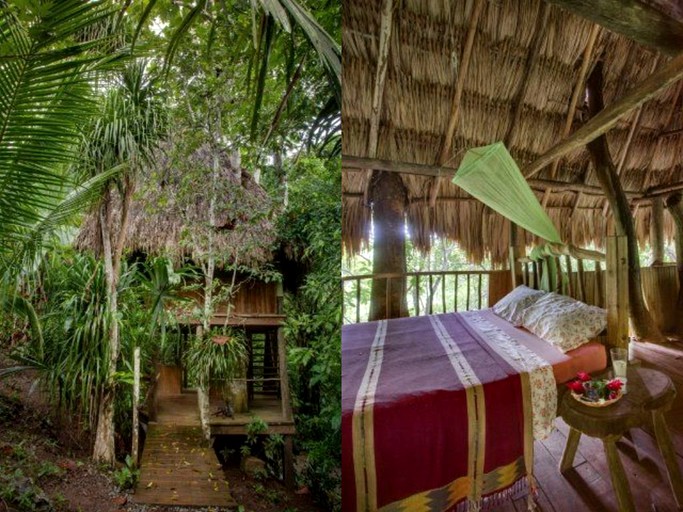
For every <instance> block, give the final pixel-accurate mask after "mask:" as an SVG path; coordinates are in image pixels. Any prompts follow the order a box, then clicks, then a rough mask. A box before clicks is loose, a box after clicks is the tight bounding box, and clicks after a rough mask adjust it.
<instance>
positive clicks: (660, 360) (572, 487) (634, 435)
mask: <svg viewBox="0 0 683 512" xmlns="http://www.w3.org/2000/svg"><path fill="white" fill-rule="evenodd" d="M636 356H637V357H638V358H639V359H640V360H641V361H642V364H643V366H645V367H649V368H656V369H658V370H660V371H663V372H665V373H667V374H668V375H669V376H670V377H671V379H672V380H673V382H674V385H675V386H676V389H677V390H678V396H677V397H676V401H675V403H674V406H673V408H672V409H671V411H669V412H668V413H667V423H668V426H669V430H670V431H671V437H672V440H673V442H674V446H675V447H676V452H677V454H678V462H679V465H680V466H681V468H683V343H681V342H674V343H670V344H668V345H666V346H656V345H651V344H647V343H638V344H637V346H636ZM556 424H557V426H558V430H556V431H555V432H554V433H553V434H552V435H551V436H550V437H549V438H548V439H546V440H545V441H543V442H536V445H535V464H534V473H535V476H536V479H537V481H538V486H539V492H538V497H537V500H536V503H537V505H538V510H540V511H542V512H577V511H589V512H617V511H618V510H619V509H618V507H617V503H616V497H615V495H614V491H613V490H612V485H611V483H610V477H609V473H608V470H607V460H606V459H605V454H604V451H603V447H602V443H601V442H600V440H598V439H594V438H589V437H587V436H581V442H580V444H579V450H578V452H577V455H576V459H575V463H574V468H573V469H572V470H570V471H569V472H568V473H567V474H566V475H565V476H562V475H561V474H560V472H559V469H558V465H559V461H560V459H561V458H562V451H563V449H564V445H565V442H566V439H567V433H568V427H567V425H566V424H565V423H564V422H563V421H562V420H561V419H558V420H557V422H556ZM617 446H618V448H619V456H620V457H621V461H622V463H623V465H624V469H625V471H626V474H627V476H628V480H629V483H630V486H631V491H632V493H633V498H634V501H635V506H636V510H638V511H643V512H675V511H677V510H678V508H677V507H676V504H675V501H674V497H673V494H672V492H671V489H670V487H669V484H668V481H667V476H666V470H665V467H664V462H663V460H662V456H661V454H660V453H659V451H658V449H657V443H656V441H655V439H654V436H653V433H652V427H651V426H650V427H646V428H645V429H633V430H631V432H630V439H627V438H623V439H622V440H621V441H619V442H618V443H617ZM496 510H499V511H501V512H522V511H526V497H520V498H517V499H515V500H510V501H509V502H507V503H506V504H504V505H502V506H501V507H500V508H497V509H496Z"/></svg>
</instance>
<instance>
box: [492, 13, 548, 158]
mask: <svg viewBox="0 0 683 512" xmlns="http://www.w3.org/2000/svg"><path fill="white" fill-rule="evenodd" d="M549 16H550V8H549V7H548V4H547V3H545V2H542V3H541V10H540V12H539V13H538V17H537V18H536V26H535V28H534V36H533V39H532V41H531V51H530V52H529V55H528V56H527V59H526V63H525V65H524V72H523V74H522V80H521V82H520V86H519V90H518V91H517V95H516V98H515V99H514V111H513V115H512V122H511V123H510V125H509V126H508V131H507V133H506V134H505V138H504V139H503V140H504V142H505V145H506V146H507V147H508V148H510V147H512V143H513V142H514V136H515V133H516V130H517V127H518V126H519V122H520V120H521V118H522V110H524V99H525V98H526V92H527V90H528V88H529V82H530V81H531V80H530V79H531V73H532V72H533V70H534V66H535V65H536V62H537V61H538V56H539V55H540V53H541V43H542V42H543V35H544V34H545V27H546V25H547V24H548V17H549Z"/></svg>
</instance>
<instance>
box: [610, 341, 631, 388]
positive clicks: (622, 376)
mask: <svg viewBox="0 0 683 512" xmlns="http://www.w3.org/2000/svg"><path fill="white" fill-rule="evenodd" d="M610 355H611V356H612V369H613V370H614V377H615V378H616V379H619V380H620V381H621V382H623V383H624V387H623V388H622V391H623V392H624V394H625V393H626V382H627V379H626V369H627V366H628V350H627V349H625V348H613V349H610Z"/></svg>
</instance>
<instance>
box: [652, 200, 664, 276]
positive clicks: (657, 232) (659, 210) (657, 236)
mask: <svg viewBox="0 0 683 512" xmlns="http://www.w3.org/2000/svg"><path fill="white" fill-rule="evenodd" d="M650 215H651V220H650V245H651V246H652V266H653V267H655V266H657V265H661V264H663V263H664V199H663V198H662V197H661V196H660V197H655V198H654V199H653V200H652V210H651V213H650Z"/></svg>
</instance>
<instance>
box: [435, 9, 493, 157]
mask: <svg viewBox="0 0 683 512" xmlns="http://www.w3.org/2000/svg"><path fill="white" fill-rule="evenodd" d="M484 3H485V2H484V0H476V2H475V4H474V7H473V9H472V14H471V15H470V21H469V25H468V27H467V39H466V40H465V48H464V50H463V52H462V58H461V59H460V70H459V73H458V81H457V82H456V84H455V93H454V94H453V101H452V102H451V115H450V117H449V119H448V127H447V128H446V135H445V137H444V140H443V143H442V145H441V152H440V153H439V158H438V160H437V161H438V163H439V165H444V163H445V162H446V161H447V160H448V154H449V152H450V149H451V145H452V143H453V135H454V134H455V127H456V125H457V124H458V117H460V101H461V99H462V93H463V91H464V87H465V77H466V75H467V70H468V69H469V66H470V57H471V56H472V48H473V47H474V36H475V35H476V33H477V25H478V23H479V16H480V15H481V12H482V11H483V10H484Z"/></svg>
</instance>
